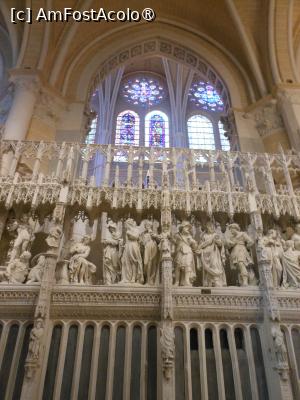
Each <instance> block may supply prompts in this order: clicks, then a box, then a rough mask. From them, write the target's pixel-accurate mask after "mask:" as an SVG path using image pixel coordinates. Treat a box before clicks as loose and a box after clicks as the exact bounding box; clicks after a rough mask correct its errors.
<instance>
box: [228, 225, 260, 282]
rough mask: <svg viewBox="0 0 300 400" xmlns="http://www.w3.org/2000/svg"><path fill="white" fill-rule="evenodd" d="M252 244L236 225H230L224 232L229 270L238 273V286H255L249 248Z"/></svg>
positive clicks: (248, 237)
mask: <svg viewBox="0 0 300 400" xmlns="http://www.w3.org/2000/svg"><path fill="white" fill-rule="evenodd" d="M253 244H254V242H253V240H252V239H251V238H250V236H249V235H248V234H247V233H246V232H241V228H240V227H239V225H238V224H230V225H229V226H228V229H227V230H226V232H225V245H226V247H227V248H228V249H229V251H230V256H229V259H230V266H231V269H234V270H235V269H236V270H237V271H238V280H239V284H240V286H248V285H255V284H257V280H256V277H255V274H254V271H253V265H254V263H253V259H252V257H251V255H250V253H249V248H250V247H251V246H253Z"/></svg>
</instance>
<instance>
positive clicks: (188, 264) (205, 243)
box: [103, 219, 257, 287]
mask: <svg viewBox="0 0 300 400" xmlns="http://www.w3.org/2000/svg"><path fill="white" fill-rule="evenodd" d="M107 228H108V235H107V236H106V238H105V240H104V241H103V243H104V246H105V248H104V260H103V270H104V284H108V285H110V284H114V283H118V282H120V283H140V284H143V283H146V284H148V285H155V284H157V283H158V282H159V267H160V258H161V253H162V251H163V244H164V233H163V232H162V234H161V235H158V234H156V233H155V232H154V230H153V222H152V221H145V222H144V224H143V227H142V228H141V227H138V226H137V225H136V223H135V221H134V220H132V219H128V220H127V221H126V222H125V232H126V239H125V243H123V239H122V236H121V234H120V233H118V231H117V226H116V224H115V223H113V222H109V223H108V226H107ZM192 229H193V228H192V225H191V224H190V223H189V222H188V221H183V222H181V223H180V225H179V226H178V232H177V233H176V234H173V235H169V237H168V240H169V243H170V252H171V254H172V257H173V260H174V285H175V286H178V285H180V286H192V284H193V282H194V281H195V279H196V271H197V270H198V271H199V272H198V273H199V274H201V277H202V284H203V286H212V287H221V286H227V280H226V274H225V263H226V255H227V254H229V259H230V265H231V268H232V269H235V270H236V271H237V274H238V281H239V284H240V285H241V286H247V285H255V284H257V279H256V277H255V274H254V271H253V259H252V256H251V254H250V248H251V247H252V246H253V244H254V242H253V240H252V239H251V238H250V236H249V235H248V234H247V233H246V232H242V231H241V229H240V227H239V225H238V224H235V223H234V224H230V225H229V226H228V228H227V230H226V232H225V234H223V233H222V232H221V230H220V229H218V228H216V226H215V224H213V223H212V222H209V223H208V224H207V226H206V231H205V232H202V234H201V237H200V241H199V242H197V241H196V240H195V239H194V237H193V234H192Z"/></svg>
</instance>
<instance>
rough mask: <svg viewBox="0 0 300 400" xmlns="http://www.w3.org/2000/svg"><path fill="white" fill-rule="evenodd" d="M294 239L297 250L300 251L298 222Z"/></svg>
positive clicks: (299, 227)
mask: <svg viewBox="0 0 300 400" xmlns="http://www.w3.org/2000/svg"><path fill="white" fill-rule="evenodd" d="M292 240H293V241H294V246H295V250H299V251H300V224H296V226H295V233H294V234H293V235H292Z"/></svg>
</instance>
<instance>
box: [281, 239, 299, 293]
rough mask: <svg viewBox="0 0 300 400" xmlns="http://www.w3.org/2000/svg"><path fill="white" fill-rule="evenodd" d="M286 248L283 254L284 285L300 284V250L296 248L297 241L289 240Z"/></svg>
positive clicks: (297, 285)
mask: <svg viewBox="0 0 300 400" xmlns="http://www.w3.org/2000/svg"><path fill="white" fill-rule="evenodd" d="M285 244H286V249H285V251H284V253H283V255H282V266H283V282H282V286H284V287H288V286H296V287H299V286H300V251H299V250H295V241H294V240H287V241H286V242H285Z"/></svg>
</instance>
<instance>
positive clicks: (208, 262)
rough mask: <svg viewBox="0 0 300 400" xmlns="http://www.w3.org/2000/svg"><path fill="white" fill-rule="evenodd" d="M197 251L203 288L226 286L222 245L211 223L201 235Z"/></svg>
mask: <svg viewBox="0 0 300 400" xmlns="http://www.w3.org/2000/svg"><path fill="white" fill-rule="evenodd" d="M198 250H199V251H198V253H199V265H198V268H199V269H200V270H202V281H203V286H213V287H220V286H226V285H227V281H226V275H225V271H224V263H225V249H224V243H223V239H222V237H221V236H220V234H219V233H218V232H216V230H215V227H214V224H213V223H212V222H211V221H210V222H208V224H207V232H206V233H203V235H202V238H201V241H200V245H199V248H198Z"/></svg>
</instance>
